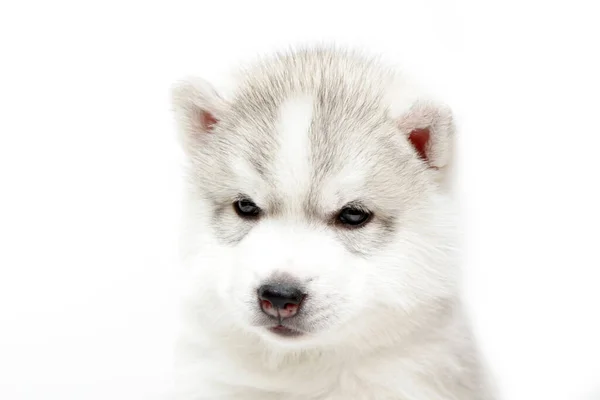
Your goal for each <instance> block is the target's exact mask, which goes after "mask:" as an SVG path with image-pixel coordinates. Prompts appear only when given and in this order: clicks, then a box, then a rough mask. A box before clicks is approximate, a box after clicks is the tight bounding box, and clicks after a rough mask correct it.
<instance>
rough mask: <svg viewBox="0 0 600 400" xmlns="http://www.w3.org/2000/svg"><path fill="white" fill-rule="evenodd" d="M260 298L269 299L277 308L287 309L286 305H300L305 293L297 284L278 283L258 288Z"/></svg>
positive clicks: (262, 299)
mask: <svg viewBox="0 0 600 400" xmlns="http://www.w3.org/2000/svg"><path fill="white" fill-rule="evenodd" d="M258 298H259V299H260V300H261V301H268V302H269V303H271V304H272V305H273V307H275V308H279V309H285V308H286V305H291V306H298V305H300V303H302V300H303V299H304V293H303V292H302V290H300V289H299V288H298V287H296V286H293V285H287V284H282V283H276V284H270V285H262V286H261V287H260V288H258Z"/></svg>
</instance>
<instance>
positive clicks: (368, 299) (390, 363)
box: [175, 52, 493, 400]
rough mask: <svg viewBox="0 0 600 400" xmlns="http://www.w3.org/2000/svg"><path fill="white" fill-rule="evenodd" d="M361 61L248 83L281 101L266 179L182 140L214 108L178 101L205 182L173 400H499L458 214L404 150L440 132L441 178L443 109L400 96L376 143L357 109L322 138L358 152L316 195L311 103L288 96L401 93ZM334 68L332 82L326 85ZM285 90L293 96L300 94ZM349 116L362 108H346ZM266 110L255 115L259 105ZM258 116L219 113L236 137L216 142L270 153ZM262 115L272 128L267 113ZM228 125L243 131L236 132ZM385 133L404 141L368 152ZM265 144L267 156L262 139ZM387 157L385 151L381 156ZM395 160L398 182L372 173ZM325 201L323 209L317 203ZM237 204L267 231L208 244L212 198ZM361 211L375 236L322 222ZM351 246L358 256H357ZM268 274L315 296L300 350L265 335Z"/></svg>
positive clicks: (234, 153)
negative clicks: (462, 287)
mask: <svg viewBox="0 0 600 400" xmlns="http://www.w3.org/2000/svg"><path fill="white" fill-rule="evenodd" d="M290 59H291V60H292V61H290ZM361 60H362V59H360V58H354V57H349V56H347V55H344V54H338V53H336V52H333V53H327V52H325V53H324V54H323V53H318V52H317V53H310V52H308V53H307V54H303V55H302V54H301V55H294V54H292V55H291V56H289V57H288V58H285V57H283V58H279V59H275V60H273V61H271V62H270V63H269V62H266V63H265V64H264V65H263V66H262V67H257V68H255V69H254V70H252V69H251V70H250V71H251V72H249V73H248V77H247V79H248V81H249V82H250V83H251V84H252V86H251V87H263V88H264V87H266V88H267V89H268V90H271V91H272V93H274V94H275V95H277V96H280V97H285V99H284V100H283V101H282V103H281V105H280V107H279V108H278V109H277V112H276V118H274V120H273V121H272V122H273V126H274V132H275V137H276V138H277V143H276V144H275V145H273V146H276V147H277V149H276V151H275V150H274V152H273V153H271V154H272V155H273V156H274V159H273V161H272V165H271V167H272V168H271V169H269V170H268V171H267V173H266V175H265V176H263V177H261V176H260V175H259V174H258V173H256V172H254V171H253V167H252V163H251V162H249V161H248V160H246V159H245V157H247V154H245V153H244V151H243V150H244V149H245V147H244V148H240V149H238V150H235V149H232V150H231V151H227V150H228V149H225V150H218V151H217V150H210V149H213V147H211V146H214V149H221V148H220V147H217V146H222V144H221V143H220V142H218V141H212V142H211V140H213V139H214V138H215V137H217V136H206V137H196V139H194V138H193V137H195V136H193V135H194V134H195V132H189V131H187V132H186V131H185V129H186V127H190V126H194V124H193V123H190V121H189V119H190V118H193V114H194V113H193V112H191V113H190V112H187V113H186V110H187V111H189V110H190V109H192V110H193V108H194V107H195V106H194V105H196V106H198V107H203V108H204V109H208V110H209V111H210V110H211V105H210V104H206V103H202V102H200V101H198V99H194V98H190V99H188V101H185V99H182V98H181V96H180V97H177V99H178V103H177V104H176V107H177V106H178V107H179V108H180V110H179V111H178V114H177V115H178V118H179V119H180V121H179V122H180V127H183V128H182V129H184V132H183V134H184V135H186V134H187V135H188V136H189V137H190V138H188V139H186V140H185V141H184V144H185V143H187V145H188V146H192V148H193V149H196V150H193V149H192V150H191V151H189V152H188V154H191V155H192V156H191V157H190V161H191V169H192V172H193V174H196V175H198V173H197V171H196V169H199V170H202V173H200V174H199V176H197V177H196V178H195V179H196V180H194V179H192V180H191V181H192V184H191V187H190V190H189V191H188V192H187V194H188V197H187V205H186V213H185V221H186V230H185V232H184V244H185V248H184V249H185V253H184V254H185V257H184V262H185V265H186V268H187V269H186V273H185V276H184V289H183V290H182V295H183V302H182V306H183V307H182V309H183V313H182V331H181V340H180V343H179V347H178V360H179V361H178V376H177V387H178V390H177V393H176V395H175V397H176V398H177V399H178V400H218V399H222V400H234V399H244V400H259V399H260V400H284V399H285V400H349V399H355V400H362V399H365V400H366V399H382V400H383V399H390V400H392V399H394V400H490V399H492V398H493V396H492V394H491V390H490V388H489V387H488V382H487V378H486V375H485V371H484V368H483V367H482V365H481V362H480V361H479V357H478V354H477V350H476V346H475V344H474V343H473V341H472V338H471V335H470V331H469V327H468V320H467V317H466V316H465V315H464V313H463V308H462V307H461V303H460V295H459V292H458V288H459V284H458V282H459V271H458V255H457V247H458V243H457V233H456V224H457V223H456V215H455V212H454V211H455V208H454V204H453V200H452V197H451V195H450V193H449V192H448V191H447V190H446V188H444V187H442V186H441V185H439V183H438V179H437V178H438V177H437V175H436V174H444V173H445V171H443V170H442V171H437V170H436V171H435V172H434V171H433V170H431V171H430V170H429V169H427V166H425V165H424V164H423V163H422V162H421V161H419V160H418V159H417V157H416V156H415V154H414V152H413V151H412V150H411V148H410V145H409V144H408V142H407V140H406V137H405V136H403V135H406V133H407V132H406V131H405V129H409V128H410V127H411V126H416V127H420V126H421V125H424V126H432V127H433V128H434V129H432V134H433V135H435V138H434V139H433V146H434V147H432V149H431V155H432V156H433V158H434V159H435V160H436V162H440V163H445V162H446V160H447V158H448V157H449V156H448V153H449V152H451V151H452V148H451V138H452V134H453V126H452V124H451V118H450V115H449V114H447V113H446V110H447V109H446V108H443V107H441V106H440V107H438V106H436V105H435V104H437V103H431V102H423V98H422V97H420V96H418V95H417V94H416V92H412V91H411V92H407V93H405V94H406V96H402V94H401V93H398V92H396V93H394V94H393V95H385V96H382V97H381V99H382V100H381V101H382V102H383V104H381V108H382V109H383V110H395V112H399V114H394V115H392V116H391V118H392V119H382V120H381V123H379V124H377V125H374V126H376V128H369V129H376V131H369V132H362V131H361V129H366V128H363V126H364V125H363V123H365V121H364V118H363V117H360V118H359V117H358V116H359V115H361V114H360V109H356V108H347V109H348V110H354V111H348V112H347V114H345V115H344V116H343V118H341V119H340V120H339V121H337V120H336V121H334V122H332V123H331V124H330V125H328V126H329V128H328V129H330V130H331V132H327V134H329V135H335V134H336V133H335V132H334V131H335V129H336V128H337V127H338V126H344V132H342V134H343V136H340V138H342V139H339V140H341V141H347V142H344V143H342V142H341V141H340V142H329V143H328V142H323V145H324V146H325V145H328V146H329V145H333V146H336V145H337V143H339V146H342V145H343V144H345V145H346V147H344V148H346V149H348V151H347V152H345V153H343V154H340V155H339V157H338V158H337V159H336V160H335V161H336V162H339V163H340V165H343V168H341V169H339V170H337V169H331V171H329V170H327V169H326V168H325V171H326V173H327V176H326V178H325V179H324V180H323V181H322V182H321V183H320V186H318V188H317V189H318V190H317V189H314V188H312V190H311V185H312V184H313V182H311V176H313V175H311V173H312V172H313V171H314V169H315V168H317V167H316V166H315V165H313V164H312V163H313V161H314V160H315V158H314V157H312V156H313V154H312V153H311V150H310V149H311V145H312V144H311V141H310V139H309V130H310V129H309V128H310V126H311V121H313V120H315V118H319V116H318V115H317V113H315V112H314V107H315V102H316V100H315V97H312V94H311V93H308V94H306V96H305V95H304V94H302V93H301V92H299V91H297V90H291V91H290V93H287V92H283V93H282V92H280V90H282V89H279V88H280V87H283V84H287V83H289V82H296V81H306V82H312V83H311V85H313V86H311V85H308V84H307V86H306V87H308V88H309V90H308V91H309V92H310V90H312V89H311V88H314V87H321V86H319V85H321V83H322V82H325V85H327V84H328V83H327V82H329V81H328V79H331V76H333V77H334V78H335V79H333V80H331V81H332V82H337V80H336V79H337V77H339V76H344V77H345V78H346V79H347V81H346V82H347V83H346V84H347V85H349V86H351V87H355V88H356V91H357V93H359V92H360V93H362V92H361V91H366V92H368V93H366V94H365V96H372V97H365V98H366V99H371V98H376V99H379V97H377V94H378V93H381V92H382V91H398V90H399V89H398V88H397V87H396V86H393V85H391V86H387V85H388V83H389V80H387V79H384V78H385V77H386V76H387V75H386V73H385V72H381V71H380V70H379V69H377V67H376V66H373V65H371V64H368V63H364V64H363V62H362V61H361ZM327 68H329V69H331V70H332V71H333V72H331V76H329V75H328V73H329V72H328V70H327ZM281 71H284V72H285V73H281V74H279V72H281ZM261 74H264V76H263V75H261ZM273 76H275V77H280V76H283V77H285V78H281V79H285V80H282V81H281V82H280V85H278V84H276V83H274V82H272V79H274V78H273ZM366 77H367V78H368V82H366V83H365V82H364V81H365V79H367V78H366ZM278 79H279V78H278ZM321 80H322V81H321ZM348 82H349V83H348ZM261 85H262V86H261ZM352 85H354V86H352ZM290 87H292V88H294V87H295V86H293V85H292V84H291V83H290ZM326 88H327V90H330V91H331V90H336V87H334V86H331V87H329V86H326ZM315 90H316V89H315ZM209 92H210V90H209ZM240 93H244V92H243V88H242V89H241V92H240ZM191 95H195V96H198V94H194V93H192V94H191ZM200 97H201V99H206V98H208V96H205V95H202V96H200ZM240 98H242V99H245V98H246V97H243V96H242V97H240ZM250 98H252V97H250ZM354 100H356V101H359V99H354V98H349V99H346V100H345V101H348V102H352V101H354ZM232 101H234V100H232ZM244 101H250V100H244ZM252 101H254V100H252ZM365 101H367V100H365ZM256 104H261V103H260V101H258V100H257V101H256ZM256 104H252V106H250V105H246V106H247V108H245V105H244V104H237V106H238V108H240V107H241V108H242V109H244V110H246V109H247V110H249V111H248V113H249V114H250V117H247V115H248V114H239V115H238V114H233V113H230V114H228V112H227V105H222V104H219V107H217V108H215V109H218V110H223V111H220V112H221V114H219V115H222V116H223V119H224V121H223V123H224V125H223V126H225V127H227V126H231V127H233V128H231V129H232V131H226V130H225V129H223V131H220V130H219V128H217V129H215V132H214V133H210V134H209V135H233V134H240V135H245V136H244V137H245V138H249V139H251V140H255V139H256V140H258V139H261V140H262V139H263V138H265V137H267V133H266V132H265V131H264V130H265V129H268V128H265V127H264V124H263V125H253V123H255V121H256V120H258V119H259V118H257V116H256V115H255V113H257V112H261V111H260V108H257V107H258V106H257V105H256ZM361 104H362V103H361ZM422 104H425V105H426V107H425V106H422ZM346 106H347V105H346V104H345V103H344V104H342V105H341V107H346ZM232 109H233V107H232ZM342 109H344V110H345V109H346V108H342ZM257 110H259V111H257ZM357 110H358V111H357ZM438 111H439V112H438ZM265 115H271V114H268V113H267V112H266V111H265ZM381 115H383V114H381ZM261 117H263V116H262V115H261ZM227 118H230V119H231V121H234V122H236V123H233V122H231V124H230V125H227V123H228V122H229V121H227ZM265 118H266V117H265ZM271 118H272V117H271ZM382 118H383V117H382ZM181 119H183V121H182V120H181ZM192 122H193V121H192ZM369 126H371V125H369ZM233 130H239V132H242V131H243V133H239V132H237V131H236V132H233ZM390 133H393V134H396V133H397V140H396V141H390V142H389V143H387V142H378V141H374V140H373V138H375V137H378V138H382V140H383V139H384V138H387V137H388V136H389V134H390ZM313 134H315V133H314V132H313ZM323 134H324V133H323ZM232 137H233V136H232ZM311 137H313V138H315V137H317V136H314V135H313V136H311ZM330 137H334V136H330ZM217 138H218V137H217ZM215 140H216V139H215ZM327 140H331V139H327ZM194 141H196V142H194ZM236 143H237V142H235V141H232V142H231V144H230V145H232V146H233V145H235V144H236ZM256 143H259V144H261V145H264V143H267V145H269V146H270V144H269V143H270V142H269V141H268V140H266V139H265V140H263V141H257V142H256ZM380 143H387V144H386V145H385V148H380V149H379V150H380V152H377V151H376V152H375V153H372V152H371V150H373V149H375V150H377V149H378V146H381V144H380ZM201 146H205V147H204V148H203V147H201ZM388 147H393V148H394V151H397V153H398V159H402V160H405V164H403V167H402V169H401V170H400V171H399V172H396V170H393V169H391V168H392V166H390V165H384V164H382V163H381V162H378V161H377V159H374V158H373V157H378V154H379V153H381V154H383V153H385V150H389V149H388ZM198 148H200V149H201V150H200V151H199V150H197V149H198ZM255 148H257V149H259V150H262V149H261V148H258V147H255ZM340 148H341V147H340ZM204 149H207V150H204ZM188 150H189V149H188ZM202 151H204V153H202ZM198 152H199V153H201V154H196V153H198ZM392 154H393V153H392ZM216 160H226V164H222V165H233V166H234V167H235V168H233V169H232V170H231V171H230V172H226V173H225V174H226V177H224V178H220V179H218V180H217V179H212V178H213V177H212V175H213V174H217V173H222V171H221V169H213V168H217V167H214V164H215V161H216ZM394 160H395V159H394ZM394 160H391V161H394ZM403 162H404V161H403ZM440 166H443V165H440ZM219 168H220V167H219ZM323 168H324V167H323ZM227 171H229V170H227ZM271 174H272V175H274V177H273V176H271ZM224 176H225V175H224ZM369 185H370V186H369ZM315 190H317V191H318V193H312V192H314V191H315ZM236 191H238V192H243V193H244V194H246V195H249V196H252V198H253V200H255V201H256V202H257V204H261V205H263V204H264V207H265V217H264V218H263V219H261V220H260V222H253V224H254V225H252V227H251V228H250V229H248V228H247V226H248V225H239V227H240V228H239V229H248V231H247V233H246V234H245V235H244V237H243V239H241V240H240V241H238V242H235V243H223V239H222V238H221V239H219V237H218V235H215V234H214V232H215V229H216V230H218V228H219V226H218V227H216V228H215V215H216V214H215V211H214V209H215V208H214V207H215V206H214V204H213V203H211V201H209V200H208V197H209V195H207V194H206V193H208V192H210V193H211V194H210V196H213V197H214V199H213V202H221V201H223V202H225V203H227V201H233V200H234V199H233V198H230V197H228V196H231V195H232V194H234V193H235V192H236ZM205 192H206V193H205ZM308 195H311V196H313V197H312V198H313V202H315V203H318V204H317V206H315V208H314V209H313V210H312V213H313V214H314V215H311V217H310V218H307V217H306V216H305V215H304V214H303V212H304V210H303V209H302V207H299V205H301V204H302V203H301V202H299V199H303V198H306V196H308ZM273 197H275V198H277V199H278V200H277V201H279V202H280V203H281V204H280V205H281V207H280V209H278V210H277V211H273V213H272V214H269V212H271V210H269V209H267V208H266V207H268V202H269V199H270V198H273ZM356 198H360V199H363V200H364V202H365V203H366V204H367V206H368V207H372V209H373V210H375V215H376V217H375V220H374V222H373V223H372V224H373V225H367V226H365V227H364V228H361V229H362V230H361V231H343V230H340V228H339V227H336V226H333V225H331V224H328V222H327V220H326V218H328V217H327V216H328V215H330V214H331V213H332V212H333V213H334V212H335V211H336V210H338V209H339V208H340V207H343V206H344V204H346V203H347V202H349V201H353V200H354V199H356ZM386 215H387V216H388V217H390V218H392V217H393V218H392V219H391V220H390V221H394V223H393V228H392V229H390V230H389V232H388V233H387V235H386V236H385V239H386V244H385V245H381V246H379V244H378V243H376V242H374V240H375V239H376V238H377V237H380V236H377V235H378V234H379V233H378V232H381V231H377V230H376V229H377V224H380V226H379V227H380V229H383V226H384V225H385V224H384V222H385V218H386V217H385V216H386ZM219 218H220V219H219V220H218V222H217V223H218V224H225V225H227V224H241V222H240V221H239V220H238V219H237V218H238V217H237V216H236V215H235V212H234V211H233V208H229V207H225V209H224V210H221V211H220V214H219ZM236 226H238V225H236ZM234 233H235V232H234ZM357 235H362V236H357ZM365 243H369V244H370V245H369V247H368V248H367V249H366V250H367V251H368V254H367V255H365V254H361V253H360V252H361V251H362V250H365V248H364V246H365ZM352 246H355V248H354V250H356V251H350V250H349V248H350V249H352ZM356 246H358V247H356ZM274 274H275V275H276V274H285V275H286V276H291V277H293V278H294V279H296V280H298V281H300V282H302V283H303V285H305V287H306V289H307V291H308V293H309V295H308V302H307V304H306V308H305V309H304V310H303V312H304V313H305V314H306V318H307V320H308V322H307V324H306V326H307V329H308V331H307V334H305V335H304V336H302V337H299V338H281V337H278V336H276V335H274V334H273V333H271V332H269V331H268V330H267V329H265V327H264V326H260V325H256V323H255V321H256V318H257V316H258V315H260V310H258V309H257V300H256V288H257V287H258V286H259V285H260V284H261V283H262V282H265V280H268V279H270V277H273V276H274Z"/></svg>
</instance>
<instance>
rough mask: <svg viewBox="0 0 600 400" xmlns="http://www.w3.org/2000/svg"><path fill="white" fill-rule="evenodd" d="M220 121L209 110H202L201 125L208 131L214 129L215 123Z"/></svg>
mask: <svg viewBox="0 0 600 400" xmlns="http://www.w3.org/2000/svg"><path fill="white" fill-rule="evenodd" d="M217 122H219V121H218V120H217V119H216V118H215V117H214V116H213V115H212V114H211V113H209V112H208V111H204V110H202V111H200V125H202V129H203V130H204V131H206V132H210V131H212V129H213V127H214V125H215V124H216V123H217Z"/></svg>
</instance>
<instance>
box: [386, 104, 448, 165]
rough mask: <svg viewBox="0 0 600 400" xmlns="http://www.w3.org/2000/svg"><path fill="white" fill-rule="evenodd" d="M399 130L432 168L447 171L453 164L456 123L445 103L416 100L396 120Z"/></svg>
mask: <svg viewBox="0 0 600 400" xmlns="http://www.w3.org/2000/svg"><path fill="white" fill-rule="evenodd" d="M396 121H397V124H398V128H399V129H400V131H401V132H402V133H403V135H404V136H405V137H406V140H408V142H409V143H410V144H411V146H412V148H413V149H414V151H415V156H416V157H419V158H420V159H422V160H423V161H424V162H425V163H426V164H427V166H428V167H429V168H431V169H434V170H437V171H440V173H441V172H442V171H443V170H445V169H447V167H448V166H449V164H450V162H451V161H452V160H451V159H452V155H453V150H454V149H453V147H454V146H453V143H454V132H455V127H454V120H453V116H452V111H451V110H450V108H449V107H448V106H446V105H445V104H441V103H437V102H434V101H430V100H416V101H415V102H414V103H413V104H412V105H411V106H410V107H409V108H408V110H407V111H405V112H403V113H402V114H401V115H399V116H398V117H397V119H396Z"/></svg>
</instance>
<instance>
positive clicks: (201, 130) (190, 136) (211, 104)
mask: <svg viewBox="0 0 600 400" xmlns="http://www.w3.org/2000/svg"><path fill="white" fill-rule="evenodd" d="M171 101H172V104H173V109H174V111H175V117H176V119H177V123H178V125H179V134H180V139H181V142H182V145H183V147H184V149H185V150H186V151H188V152H192V153H193V151H194V149H197V148H198V147H199V146H202V145H203V143H204V142H205V141H206V139H207V136H208V135H212V134H213V133H214V131H215V128H216V126H217V125H218V124H219V122H220V121H221V118H222V117H223V113H224V112H225V108H226V102H225V101H224V100H223V98H221V96H219V94H218V93H217V92H216V90H215V89H214V88H213V86H212V85H211V84H209V83H208V82H206V81H205V80H203V79H200V78H189V79H187V80H183V81H181V82H179V83H178V84H176V85H175V86H173V88H172V90H171Z"/></svg>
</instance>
